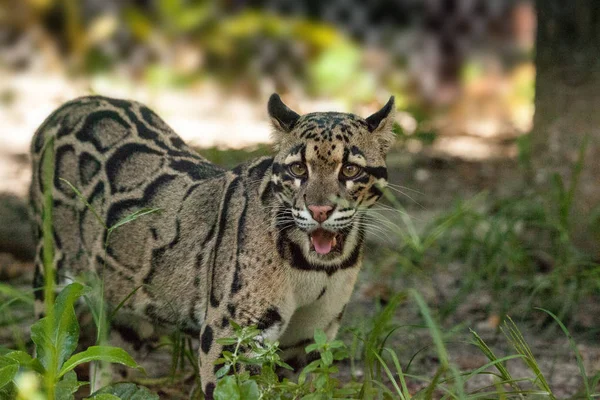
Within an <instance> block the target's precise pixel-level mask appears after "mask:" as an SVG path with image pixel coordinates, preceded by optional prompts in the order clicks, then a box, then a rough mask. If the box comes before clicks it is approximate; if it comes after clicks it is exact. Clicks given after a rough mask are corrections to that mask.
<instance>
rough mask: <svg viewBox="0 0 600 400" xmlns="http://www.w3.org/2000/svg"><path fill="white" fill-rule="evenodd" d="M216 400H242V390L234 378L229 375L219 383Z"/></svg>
mask: <svg viewBox="0 0 600 400" xmlns="http://www.w3.org/2000/svg"><path fill="white" fill-rule="evenodd" d="M214 397H215V400H241V395H240V389H239V388H238V385H237V381H236V379H235V377H234V376H231V375H228V376H226V377H224V378H223V379H220V380H219V381H218V382H217V387H216V388H215V392H214Z"/></svg>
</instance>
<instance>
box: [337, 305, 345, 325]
mask: <svg viewBox="0 0 600 400" xmlns="http://www.w3.org/2000/svg"><path fill="white" fill-rule="evenodd" d="M344 311H346V304H344V307H342V311H340V313H339V314H338V315H337V317H336V318H335V319H336V320H337V321H338V322H340V321H341V320H342V318H343V317H344Z"/></svg>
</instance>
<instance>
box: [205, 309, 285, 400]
mask: <svg viewBox="0 0 600 400" xmlns="http://www.w3.org/2000/svg"><path fill="white" fill-rule="evenodd" d="M252 304H253V305H256V306H257V307H248V306H243V305H237V306H236V305H235V304H234V303H233V302H229V303H227V304H222V305H221V306H220V307H218V308H215V309H212V310H209V314H208V315H207V320H206V323H205V324H204V327H203V329H202V331H201V333H200V356H199V361H200V379H201V381H202V388H203V390H204V394H205V396H206V399H212V398H213V393H214V390H215V387H216V377H215V374H216V372H217V371H218V370H219V369H220V368H221V367H222V365H215V361H216V360H217V359H219V358H220V357H221V354H222V352H223V351H224V350H228V351H232V352H233V348H227V347H228V346H223V345H221V344H219V343H217V340H218V339H220V338H226V337H233V336H234V332H233V328H232V327H231V324H230V323H229V321H230V319H231V320H233V321H235V322H236V323H237V324H239V325H241V326H242V327H245V326H250V325H256V327H257V328H258V329H259V330H260V334H259V335H258V336H257V337H256V338H255V340H257V341H259V342H262V341H264V340H269V341H275V340H278V339H279V337H280V336H281V334H282V333H283V332H284V331H285V329H286V327H287V325H288V323H289V321H290V318H291V315H292V313H293V305H292V304H290V303H289V302H285V301H284V302H272V301H271V302H269V301H266V300H264V301H253V303H252Z"/></svg>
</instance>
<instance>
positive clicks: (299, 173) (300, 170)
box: [288, 162, 308, 178]
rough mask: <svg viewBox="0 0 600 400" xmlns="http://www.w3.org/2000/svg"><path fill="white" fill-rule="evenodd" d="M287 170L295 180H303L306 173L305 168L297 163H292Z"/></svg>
mask: <svg viewBox="0 0 600 400" xmlns="http://www.w3.org/2000/svg"><path fill="white" fill-rule="evenodd" d="M288 169H289V170H290V172H291V173H292V175H294V176H295V177H296V178H304V177H305V176H306V173H307V172H308V171H307V170H306V166H305V165H304V164H302V163H299V162H296V163H293V164H292V165H290V166H289V167H288Z"/></svg>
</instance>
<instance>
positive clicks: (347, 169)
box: [342, 164, 362, 178]
mask: <svg viewBox="0 0 600 400" xmlns="http://www.w3.org/2000/svg"><path fill="white" fill-rule="evenodd" d="M361 172H362V168H360V167H359V166H358V165H354V164H346V165H344V166H343V167H342V175H343V177H344V178H356V177H357V176H358V175H359V174H360V173H361Z"/></svg>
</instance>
